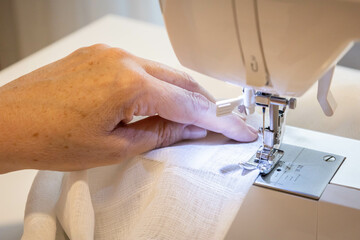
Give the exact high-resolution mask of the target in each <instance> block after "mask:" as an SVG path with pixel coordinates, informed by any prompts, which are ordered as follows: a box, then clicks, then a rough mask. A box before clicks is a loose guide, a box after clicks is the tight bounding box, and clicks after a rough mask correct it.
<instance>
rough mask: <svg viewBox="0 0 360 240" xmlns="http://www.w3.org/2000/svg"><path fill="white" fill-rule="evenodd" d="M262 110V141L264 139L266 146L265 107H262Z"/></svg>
mask: <svg viewBox="0 0 360 240" xmlns="http://www.w3.org/2000/svg"><path fill="white" fill-rule="evenodd" d="M262 112H263V126H262V141H263V146H265V107H263V108H262Z"/></svg>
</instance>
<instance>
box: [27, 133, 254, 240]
mask: <svg viewBox="0 0 360 240" xmlns="http://www.w3.org/2000/svg"><path fill="white" fill-rule="evenodd" d="M259 145H260V142H259V141H257V142H254V143H248V144H243V143H236V142H234V141H231V140H228V139H226V138H225V137H223V136H221V135H219V134H209V136H208V137H207V138H206V139H203V140H199V141H191V142H190V141H189V142H183V143H181V144H177V145H174V146H172V147H167V148H162V149H157V150H153V151H151V152H149V153H147V154H144V155H141V156H137V157H135V158H133V159H131V160H128V161H123V162H122V163H120V164H118V165H113V166H108V167H101V168H96V169H91V170H87V171H79V172H71V173H60V172H49V171H40V172H39V173H38V175H37V177H36V178H35V180H34V183H33V186H32V188H31V191H30V193H29V196H28V202H27V206H26V213H25V222H24V234H23V237H22V239H23V240H33V239H36V240H40V239H47V240H51V239H68V238H70V239H76V240H82V239H106V240H111V239H204V240H205V239H206V240H209V239H222V238H223V237H224V236H225V234H226V231H227V229H228V228H229V227H230V225H231V222H232V220H233V218H234V217H235V214H236V213H237V211H238V209H239V207H240V205H241V203H242V201H243V199H244V197H245V195H246V193H247V192H248V189H249V188H250V186H251V185H252V183H253V182H254V180H255V178H256V176H257V175H258V172H257V171H252V172H248V173H244V172H242V170H237V171H232V172H231V171H230V172H227V173H222V172H221V170H222V169H228V168H229V167H228V166H230V168H231V166H236V165H232V164H236V163H238V162H240V161H246V160H248V159H249V157H251V155H252V154H254V152H255V151H256V149H257V148H258V147H259Z"/></svg>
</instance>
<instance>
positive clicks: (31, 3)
mask: <svg viewBox="0 0 360 240" xmlns="http://www.w3.org/2000/svg"><path fill="white" fill-rule="evenodd" d="M109 13H112V14H117V15H121V16H125V17H130V18H135V19H138V20H143V21H148V22H151V23H154V24H158V25H163V20H162V16H161V10H160V6H159V3H158V0H1V1H0V69H2V68H4V67H6V66H9V65H10V64H12V63H14V62H16V61H18V60H20V59H21V58H24V57H26V56H28V55H29V54H31V53H33V52H35V51H37V50H39V49H41V48H43V47H45V46H46V45H48V44H50V43H52V42H54V41H56V40H58V39H59V38H61V37H63V36H66V35H68V34H70V33H71V32H73V31H75V30H77V29H79V28H81V27H83V26H84V25H86V24H88V23H90V22H92V21H94V20H96V19H98V18H100V17H102V16H104V15H106V14H109ZM354 24H356V23H354ZM114 31H116V29H114ZM340 64H342V65H345V66H349V67H353V68H358V69H360V44H357V45H355V47H354V48H353V49H352V51H350V52H349V53H348V54H347V55H346V56H345V57H344V59H343V60H342V61H341V62H340Z"/></svg>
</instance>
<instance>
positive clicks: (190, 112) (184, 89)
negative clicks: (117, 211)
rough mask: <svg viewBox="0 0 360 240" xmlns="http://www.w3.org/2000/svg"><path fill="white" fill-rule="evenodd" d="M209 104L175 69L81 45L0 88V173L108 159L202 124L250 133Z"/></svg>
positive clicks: (244, 138) (188, 134)
mask: <svg viewBox="0 0 360 240" xmlns="http://www.w3.org/2000/svg"><path fill="white" fill-rule="evenodd" d="M215 110H216V106H215V104H214V99H213V97H212V96H211V95H210V94H209V93H208V92H207V91H206V90H205V89H203V88H202V87H201V86H200V85H199V84H197V83H196V82H195V81H194V80H193V79H192V78H191V77H190V76H189V75H187V74H185V73H183V72H180V71H177V70H174V69H172V68H170V67H167V66H165V65H162V64H160V63H156V62H153V61H149V60H145V59H142V58H139V57H136V56H134V55H132V54H130V53H128V52H126V51H124V50H121V49H118V48H111V47H108V46H106V45H101V44H98V45H94V46H91V47H85V48H81V49H78V50H77V51H75V52H73V53H72V54H70V55H69V56H67V57H65V58H63V59H60V60H59V61H56V62H54V63H51V64H49V65H47V66H44V67H42V68H40V69H38V70H35V71H33V72H31V73H29V74H27V75H24V76H22V77H20V78H18V79H16V80H14V81H12V82H10V83H9V84H7V85H5V86H3V87H1V88H0V122H1V125H0V133H1V134H0V135H1V136H0V172H8V171H13V170H19V169H26V168H35V169H47V170H60V171H72V170H80V169H87V168H92V167H98V166H103V165H109V164H114V163H118V162H120V161H121V160H123V159H127V158H130V157H133V156H135V155H137V154H140V153H143V152H146V151H148V150H151V149H154V148H158V147H163V146H168V145H170V144H173V143H175V142H178V141H181V140H183V139H196V138H202V137H205V136H206V133H207V132H206V129H208V130H210V131H214V132H218V133H222V134H224V135H225V136H227V137H229V138H231V139H234V140H237V141H240V142H249V141H254V140H255V139H256V138H257V130H256V129H254V128H252V127H250V126H248V125H247V124H246V123H245V122H244V121H243V120H242V119H241V118H240V117H238V116H234V115H230V116H225V117H221V118H219V117H216V114H215ZM133 116H150V117H148V118H146V119H143V120H140V121H137V122H134V123H130V121H131V120H132V119H133Z"/></svg>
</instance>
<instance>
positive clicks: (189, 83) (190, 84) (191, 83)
mask: <svg viewBox="0 0 360 240" xmlns="http://www.w3.org/2000/svg"><path fill="white" fill-rule="evenodd" d="M182 75H183V77H184V79H185V87H186V88H187V89H192V90H198V89H199V88H200V85H199V84H198V83H197V82H196V81H195V80H194V79H193V78H192V77H191V76H190V75H189V74H188V73H186V72H182Z"/></svg>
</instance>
